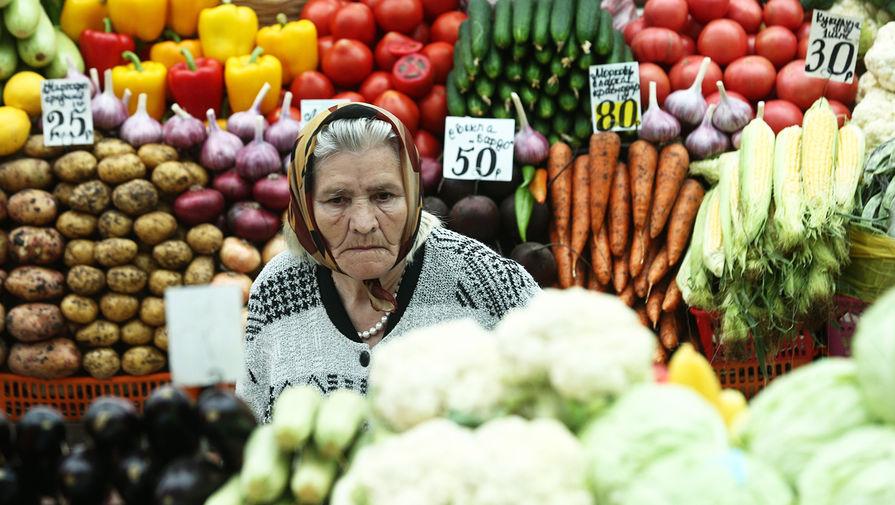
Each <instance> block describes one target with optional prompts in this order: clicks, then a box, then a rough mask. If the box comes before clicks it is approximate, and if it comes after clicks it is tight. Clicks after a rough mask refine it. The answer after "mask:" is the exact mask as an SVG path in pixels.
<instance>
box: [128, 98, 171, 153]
mask: <svg viewBox="0 0 895 505" xmlns="http://www.w3.org/2000/svg"><path fill="white" fill-rule="evenodd" d="M118 135H119V136H120V137H121V140H124V141H125V142H127V143H128V144H130V145H132V146H134V147H140V146H142V145H143V144H154V143H156V142H159V141H160V140H162V124H161V123H159V122H158V121H157V120H156V119H155V118H153V117H151V116H150V115H149V113H148V112H146V93H140V97H139V98H138V99H137V111H136V112H134V115H133V116H131V117H129V118H127V120H126V121H125V122H124V124H122V125H121V130H120V131H119V132H118Z"/></svg>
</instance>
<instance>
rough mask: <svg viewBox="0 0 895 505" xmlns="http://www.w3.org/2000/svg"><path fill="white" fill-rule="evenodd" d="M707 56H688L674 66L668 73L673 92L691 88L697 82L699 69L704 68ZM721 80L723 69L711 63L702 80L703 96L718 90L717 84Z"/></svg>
mask: <svg viewBox="0 0 895 505" xmlns="http://www.w3.org/2000/svg"><path fill="white" fill-rule="evenodd" d="M704 59H705V56H701V55H698V56H688V57H686V58H681V61H679V62H677V63H675V64H674V66H672V67H671V70H670V71H669V72H668V78H669V80H670V82H671V90H672V91H677V90H679V89H685V88H689V87H690V86H692V85H693V81H694V80H696V74H698V73H699V67H700V66H702V60H704ZM720 80H721V67H719V66H718V64H717V63H715V62H714V61H710V62H709V65H708V67H707V68H706V70H705V76H704V77H703V79H702V96H706V95H710V94H712V93H714V92H715V91H717V90H718V85H717V84H715V83H717V82H718V81H720Z"/></svg>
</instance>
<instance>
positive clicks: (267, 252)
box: [261, 233, 286, 265]
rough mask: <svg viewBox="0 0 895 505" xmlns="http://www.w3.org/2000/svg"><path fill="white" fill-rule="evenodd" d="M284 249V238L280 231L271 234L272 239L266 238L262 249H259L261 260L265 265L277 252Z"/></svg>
mask: <svg viewBox="0 0 895 505" xmlns="http://www.w3.org/2000/svg"><path fill="white" fill-rule="evenodd" d="M285 250H286V239H285V238H284V237H283V234H282V233H277V234H276V235H274V236H273V238H272V239H270V240H268V241H267V243H266V244H264V249H262V250H261V261H263V262H264V264H265V265H266V264H267V263H268V262H270V260H272V259H273V258H274V256H276V255H277V254H280V253H281V252H283V251H285Z"/></svg>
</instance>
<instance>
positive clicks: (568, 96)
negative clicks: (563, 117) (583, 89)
mask: <svg viewBox="0 0 895 505" xmlns="http://www.w3.org/2000/svg"><path fill="white" fill-rule="evenodd" d="M556 104H557V105H559V108H560V109H562V110H564V111H566V112H572V111H574V110H575V109H577V108H578V98H577V97H576V96H575V94H574V93H572V92H571V91H570V90H567V89H560V90H559V95H557V96H556Z"/></svg>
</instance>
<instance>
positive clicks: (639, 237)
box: [630, 228, 650, 277]
mask: <svg viewBox="0 0 895 505" xmlns="http://www.w3.org/2000/svg"><path fill="white" fill-rule="evenodd" d="M649 246H650V238H649V233H647V231H646V228H639V229H635V230H634V238H633V240H632V241H631V258H630V271H631V277H637V276H638V275H640V272H641V271H642V270H643V263H644V261H645V260H646V254H647V249H648V248H649Z"/></svg>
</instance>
